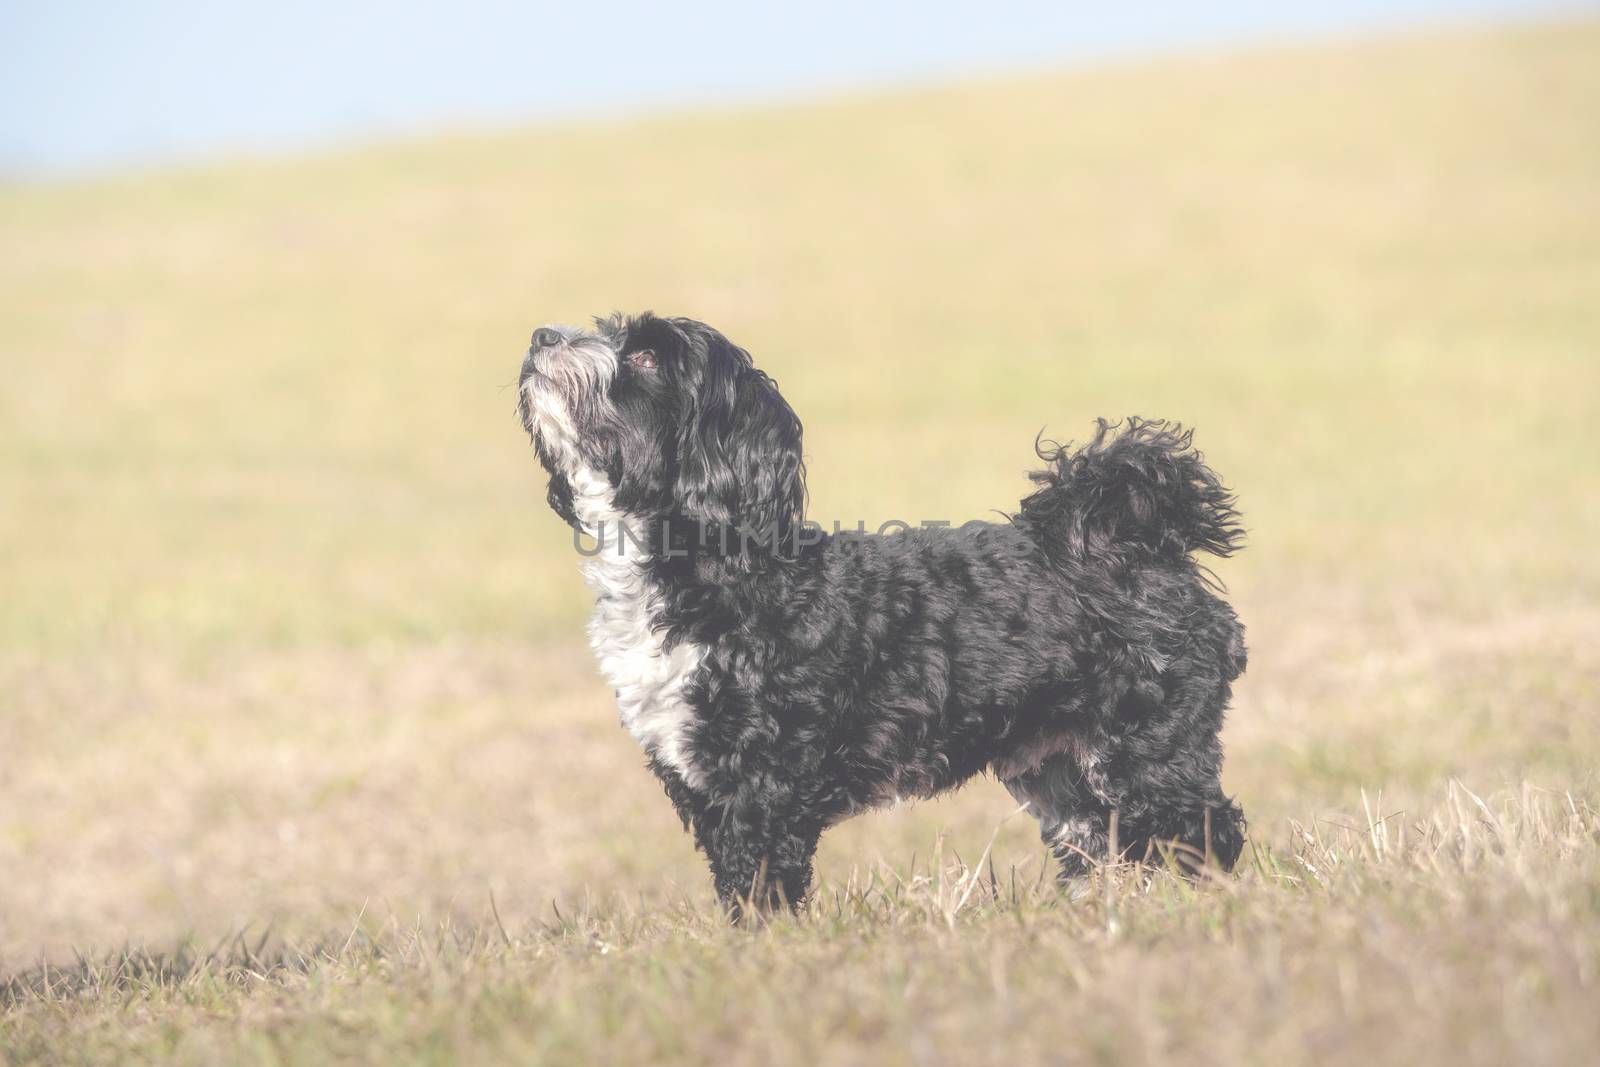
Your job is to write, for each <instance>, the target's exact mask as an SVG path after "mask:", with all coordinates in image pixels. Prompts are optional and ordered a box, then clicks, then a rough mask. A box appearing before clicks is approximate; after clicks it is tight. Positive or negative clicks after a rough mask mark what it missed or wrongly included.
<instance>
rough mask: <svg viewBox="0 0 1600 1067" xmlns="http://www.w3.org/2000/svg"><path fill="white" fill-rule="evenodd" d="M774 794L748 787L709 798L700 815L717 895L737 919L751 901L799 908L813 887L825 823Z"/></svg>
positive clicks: (699, 835)
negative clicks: (779, 803)
mask: <svg viewBox="0 0 1600 1067" xmlns="http://www.w3.org/2000/svg"><path fill="white" fill-rule="evenodd" d="M772 800H773V797H772V796H771V791H770V789H761V788H752V787H744V788H741V789H740V790H739V791H738V792H737V793H735V794H734V795H733V796H731V797H728V798H726V799H725V800H722V801H720V802H719V801H715V800H714V801H712V802H711V803H709V804H708V805H707V806H706V807H705V808H704V809H703V811H702V812H701V813H700V815H699V816H698V818H697V820H696V827H695V837H696V840H697V841H698V842H699V843H700V847H701V848H702V849H704V850H705V853H706V859H707V860H708V861H709V862H710V864H711V877H712V881H713V883H714V884H715V886H716V890H717V897H718V899H720V900H721V901H722V906H723V907H724V908H726V909H727V910H728V912H729V914H730V915H731V916H732V917H733V918H734V919H735V920H736V921H737V920H738V919H740V918H741V917H743V916H744V915H745V913H746V910H747V909H749V908H751V907H753V908H754V909H755V911H756V912H758V913H760V912H765V911H773V910H777V909H778V908H782V907H788V908H789V909H790V910H796V909H798V908H799V907H800V905H801V904H802V903H803V902H804V901H805V898H806V894H807V892H808V891H809V890H810V888H811V871H812V859H813V857H814V856H815V855H816V851H817V839H818V838H819V837H820V836H821V833H822V828H821V825H820V824H819V823H817V822H815V821H813V820H803V819H799V818H796V817H794V816H793V814H792V813H791V812H789V811H787V810H785V809H784V808H782V807H775V806H774V805H773V803H772Z"/></svg>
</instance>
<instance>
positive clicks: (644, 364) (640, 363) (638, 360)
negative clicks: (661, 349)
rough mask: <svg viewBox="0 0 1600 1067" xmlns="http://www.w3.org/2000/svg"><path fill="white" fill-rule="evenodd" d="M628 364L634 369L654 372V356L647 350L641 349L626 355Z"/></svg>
mask: <svg viewBox="0 0 1600 1067" xmlns="http://www.w3.org/2000/svg"><path fill="white" fill-rule="evenodd" d="M628 362H629V363H632V364H633V365H634V366H635V367H641V368H643V369H644V370H655V369H656V354H655V353H654V352H652V351H650V350H649V349H648V348H641V349H639V351H637V352H630V353H629V354H628Z"/></svg>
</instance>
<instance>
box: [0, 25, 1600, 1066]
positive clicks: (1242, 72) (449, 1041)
mask: <svg viewBox="0 0 1600 1067" xmlns="http://www.w3.org/2000/svg"><path fill="white" fill-rule="evenodd" d="M1595 129H1600V24H1596V23H1593V22H1588V23H1568V24H1562V25H1552V26H1546V27H1533V28H1523V29H1517V30H1504V31H1495V32H1481V33H1465V34H1455V35H1438V36H1432V37H1416V38H1404V39H1395V40H1392V41H1383V42H1367V43H1354V44H1346V45H1339V46H1327V47H1317V48H1299V49H1283V50H1278V51H1270V52H1261V53H1255V54H1249V55H1242V56H1218V57H1205V58H1194V59H1187V60H1165V61H1162V62H1161V63H1158V64H1150V65H1142V66H1140V65H1135V66H1119V67H1113V68H1107V69H1103V70H1091V71H1084V72H1079V73H1074V74H1067V75H1052V76H1039V77H1034V78H1029V79H1019V80H1010V81H1003V82H995V83H992V84H981V85H973V86H967V87H962V88H953V89H947V90H938V91H923V92H916V93H904V94H900V95H895V96H888V97H882V98H877V99H870V100H859V101H858V100H851V101H840V102H837V103H830V104H822V105H814V106H806V107H794V108H783V109H773V110H768V111H762V112H758V113H734V114H726V115H719V116H694V115H688V116H682V117H676V118H666V119H655V120H649V121H641V122H637V123H627V124H613V125H609V126H594V127H580V128H572V129H558V130H540V131H533V132H529V133H526V134H522V135H516V136H503V137H472V138H465V137H463V138H454V139H449V140H445V141H436V142H430V143H426V144H418V145H400V146H394V147H390V148H383V149H376V150H370V151H365V152H361V153H355V154H347V155H337V156H330V157H327V158H322V159H313V160H305V161H298V162H293V163H281V164H280V163H275V164H266V163H262V164H236V165H229V166H225V167H217V168H211V169H199V170H187V171H181V172H174V173H165V174H157V175H151V176H146V177H138V178H127V179H119V180H115V181H104V182H96V183H86V184H76V185H64V186H51V187H38V188H24V187H17V188H10V189H0V339H3V340H0V346H3V348H0V361H3V365H4V368H5V372H6V381H7V385H8V388H7V389H6V390H5V391H4V392H3V393H0V590H3V595H0V649H3V650H4V651H3V652H0V981H3V982H5V985H4V986H3V987H0V988H3V989H4V993H3V994H0V999H3V1001H4V1004H3V1006H0V1063H4V1062H19V1063H20V1062H33V1061H46V1060H57V1061H72V1062H83V1061H90V1062H93V1061H109V1060H136V1061H137V1060H149V1061H167V1060H178V1061H189V1062H216V1061H218V1060H241V1061H246V1062H263V1063H265V1062H323V1061H327V1060H331V1059H342V1060H351V1061H358V1060H359V1061H373V1062H438V1061H442V1060H452V1059H454V1060H463V1061H467V1062H484V1061H495V1060H499V1061H506V1062H528V1061H537V1060H569V1061H577V1060H587V1061H607V1060H610V1061H621V1060H639V1061H668V1062H671V1061H677V1062H690V1061H700V1060H706V1059H710V1058H713V1057H719V1056H726V1057H733V1058H736V1059H739V1060H754V1059H767V1060H770V1061H773V1062H778V1063H783V1062H801V1061H807V1062H815V1061H819V1060H823V1061H832V1062H845V1063H850V1062H863V1063H864V1062H874V1063H879V1062H912V1061H915V1062H919V1063H924V1062H970V1061H975V1060H976V1061H983V1060H1000V1059H1004V1060H1007V1061H1010V1062H1019V1061H1027V1060H1030V1059H1048V1058H1062V1059H1067V1060H1073V1061H1103V1062H1109V1061H1135V1062H1137V1061H1154V1060H1169V1059H1172V1058H1174V1057H1177V1056H1180V1055H1184V1056H1187V1055H1194V1056H1196V1057H1198V1058H1201V1059H1226V1060H1243V1061H1269V1060H1272V1061H1281V1060H1284V1059H1288V1060H1292V1061H1303V1060H1315V1061H1319V1062H1322V1061H1326V1062H1371V1061H1382V1062H1397V1063H1399V1062H1404V1063H1424V1062H1438V1063H1445V1062H1450V1063H1457V1062H1463V1061H1465V1062H1483V1063H1497V1062H1507V1061H1509V1060H1513V1059H1516V1060H1521V1061H1525V1062H1527V1061H1545V1062H1552V1063H1556V1062H1571V1061H1573V1060H1574V1059H1577V1058H1580V1057H1581V1056H1583V1055H1585V1054H1586V1053H1587V1052H1588V1050H1591V1049H1592V1048H1593V1047H1594V1046H1595V1042H1596V1040H1597V1038H1600V1032H1597V1022H1596V1018H1595V1016H1594V1013H1593V1012H1592V1010H1590V1009H1589V1007H1588V1005H1589V1004H1590V1003H1591V1002H1593V1000H1594V999H1595V996H1596V992H1597V986H1600V982H1597V977H1596V970H1595V968H1596V962H1597V960H1596V952H1597V949H1596V946H1597V944H1600V929H1597V926H1600V847H1597V845H1600V842H1597V841H1596V830H1597V822H1596V806H1597V805H1600V782H1597V781H1596V777H1595V767H1596V764H1597V757H1600V607H1597V606H1596V605H1597V604H1600V564H1597V557H1596V555H1595V553H1594V552H1593V545H1594V544H1595V543H1596V541H1597V539H1600V537H1597V535H1600V473H1597V464H1596V462H1595V459H1594V456H1593V430H1592V427H1593V426H1594V425H1595V423H1596V419H1597V417H1600V360H1597V359H1596V353H1597V352H1600V300H1596V299H1595V294H1596V293H1600V211H1597V210H1596V207H1597V201H1596V199H1595V192H1594V190H1596V189H1600V139H1597V138H1596V137H1595V136H1594V134H1593V131H1594V130H1595ZM646 305H648V306H654V307H656V308H657V309H658V310H663V311H673V312H685V313H691V314H695V315H698V316H700V317H703V318H706V319H708V320H711V321H713V322H716V323H718V324H719V325H722V326H724V327H725V328H726V329H727V330H728V331H729V332H730V333H732V334H733V335H734V336H735V337H736V338H737V339H739V340H740V341H742V342H743V343H745V344H747V345H748V346H749V347H751V348H752V349H753V350H754V351H755V352H756V353H757V357H758V359H759V360H760V361H761V362H762V364H763V365H764V366H766V367H768V368H769V369H772V370H773V371H774V372H775V373H776V375H777V377H778V378H779V379H780V380H781V381H782V382H783V384H784V389H785V393H786V395H788V396H790V398H791V399H792V400H793V401H794V403H795V405H796V407H797V408H798V410H799V411H800V412H801V414H802V416H803V417H804V418H805V420H806V425H807V428H808V461H809V464H810V468H811V472H812V497H813V501H814V510H815V513H816V514H817V516H818V517H821V518H824V519H827V518H830V517H834V516H838V517H840V518H844V519H854V518H857V517H861V518H865V519H867V520H869V521H875V520H880V519H884V518H888V517H901V518H949V519H956V520H959V519H963V518H967V517H972V516H980V515H983V514H985V513H986V512H987V511H988V510H989V509H990V508H993V507H1005V506H1007V505H1008V504H1009V503H1011V502H1014V501H1015V500H1016V499H1017V498H1018V496H1019V495H1020V494H1021V492H1022V491H1023V488H1024V482H1023V479H1022V477H1021V471H1022V469H1023V467H1024V466H1025V464H1026V463H1027V461H1028V459H1029V453H1028V444H1029V442H1030V441H1031V440H1032V438H1033V435H1034V433H1035V432H1036V431H1037V430H1038V429H1039V427H1040V426H1042V425H1048V426H1049V427H1050V428H1051V429H1052V430H1053V431H1055V432H1057V433H1059V434H1061V435H1070V434H1072V433H1075V432H1081V431H1082V429H1083V428H1084V427H1085V426H1086V425H1087V423H1088V421H1089V419H1090V418H1091V417H1092V416H1094V415H1097V414H1121V413H1125V412H1129V411H1138V412H1141V413H1146V414H1152V415H1165V416H1171V417H1179V418H1183V419H1185V420H1186V421H1190V422H1193V423H1195V424H1196V425H1197V426H1198V427H1199V434H1200V442H1201V444H1202V445H1203V446H1204V447H1205V448H1206V450H1207V452H1208V454H1209V456H1210V458H1211V459H1212V461H1213V462H1214V463H1215V465H1216V466H1217V467H1218V468H1219V469H1220V470H1222V471H1223V472H1224V473H1226V474H1227V475H1228V477H1229V479H1230V480H1231V481H1232V482H1233V483H1234V484H1235V486H1236V487H1237V488H1238V490H1239V491H1240V494H1241V497H1242V499H1243V502H1244V504H1245V506H1246V508H1247V512H1248V518H1249V520H1250V525H1251V529H1252V544H1251V547H1250V548H1249V550H1248V551H1247V552H1246V553H1245V554H1244V555H1243V556H1241V557H1239V558H1238V559H1236V560H1232V561H1229V562H1228V563H1227V564H1226V565H1225V566H1224V567H1222V568H1220V570H1221V573H1222V576H1223V577H1224V578H1225V579H1226V580H1227V582H1228V584H1229V586H1230V587H1231V589H1232V591H1233V596H1234V599H1235V601H1236V603H1237V604H1238V606H1239V608H1240V611H1241V614H1242V615H1243V617H1244V619H1245V621H1246V623H1247V624H1248V625H1249V627H1250V635H1251V645H1252V662H1251V667H1250V671H1249V674H1248V675H1247V676H1246V679H1245V681H1244V684H1243V686H1242V687H1241V689H1240V692H1239V699H1238V703H1237V710H1236V713H1235V715H1234V716H1233V719H1232V721H1231V723H1230V725H1229V729H1228V744H1229V768H1228V783H1227V784H1228V786H1229V788H1230V789H1232V790H1233V791H1234V792H1236V793H1237V794H1238V796H1239V797H1240V799H1241V801H1242V802H1243V803H1244V805H1245V807H1246V810H1247V811H1248V812H1249V813H1250V815H1251V817H1252V820H1253V828H1254V837H1255V843H1256V852H1255V854H1254V861H1253V863H1252V864H1251V865H1250V867H1249V868H1248V869H1247V870H1245V871H1244V872H1243V873H1242V874H1241V876H1240V877H1239V878H1238V879H1236V880H1223V881H1218V882H1215V883H1211V884H1206V885H1203V886H1200V887H1189V886H1187V885H1186V884H1184V883H1182V882H1178V881H1174V880H1173V879H1170V878H1168V877H1167V876H1165V875H1164V874H1161V873H1159V872H1155V873H1149V872H1146V873H1143V874H1141V873H1139V872H1133V871H1119V872H1110V873H1109V875H1108V877H1109V878H1110V881H1111V884H1109V885H1101V886H1097V887H1095V890H1094V891H1093V892H1091V893H1090V894H1088V895H1087V896H1086V897H1084V898H1083V899H1078V900H1066V899H1063V898H1061V897H1059V896H1058V895H1057V894H1056V893H1055V892H1054V891H1053V890H1052V889H1051V888H1050V887H1049V885H1048V881H1045V882H1044V883H1043V884H1041V883H1040V876H1041V875H1042V874H1043V873H1044V871H1045V867H1044V863H1043V856H1042V854H1041V851H1040V849H1039V848H1038V846H1037V844H1036V841H1035V838H1034V835H1033V831H1032V829H1031V828H1030V827H1029V826H1027V825H1025V824H1024V820H1023V819H1020V818H1019V819H1011V820H1009V821H1004V822H1002V820H1003V819H1004V816H1005V814H1006V813H1007V812H1008V811H1010V810H1011V807H1012V805H1011V803H1010V801H1009V798H1007V797H1006V796H1005V794H1004V792H1003V791H1002V790H1000V789H999V788H998V787H996V786H994V784H993V783H990V782H979V783H976V784H974V785H973V786H972V787H970V788H968V789H967V790H965V791H963V792H962V793H961V794H959V795H958V796H955V797H952V798H948V799H946V800H943V801H941V802H939V803H936V804H926V805H922V806H919V807H916V808H910V809H903V810H899V811H895V812H892V813H883V814H879V815H874V816H871V817H868V818H863V819H860V820H856V821H855V822H852V823H850V824H848V825H846V826H844V827H841V828H840V829H838V830H837V831H835V832H834V833H833V834H831V835H830V836H829V838H828V839H827V840H826V841H825V842H824V851H823V855H822V859H821V864H820V870H821V876H822V884H821V886H820V888H819V895H818V901H817V904H816V906H815V907H814V908H813V909H812V911H811V912H810V913H809V914H808V915H807V916H805V917H804V918H803V919H801V920H799V921H795V922H790V921H783V922H779V923H777V924H776V925H775V926H773V927H772V928H770V929H768V930H765V931H761V932H758V933H754V934H751V933H745V932H735V931H731V930H727V929H725V928H724V927H723V925H722V924H721V923H720V922H718V921H717V920H716V918H715V916H714V915H713V914H712V911H711V905H710V896H709V892H708V889H707V887H706V884H705V882H706V879H705V875H704V872H703V869H702V865H701V863H700V861H699V860H698V858H697V857H696V856H695V855H694V854H693V852H692V850H691V849H690V846H689V843H688V841H687V839H686V838H685V837H684V836H683V835H682V834H681V833H680V832H679V830H678V827H677V825H676V822H675V820H674V819H673V816H672V814H671V812H670V810H669V808H668V806H667V804H666V802H665V800H664V799H663V798H662V797H661V796H660V794H659V791H658V789H657V787H655V786H654V785H653V783H652V782H651V781H650V779H649V778H648V776H647V775H645V774H644V773H643V772H642V770H641V769H640V767H639V763H640V757H639V755H638V753H637V751H636V750H635V749H634V747H633V746H632V743H631V742H630V741H629V740H628V739H627V738H626V736H625V735H623V734H622V733H621V732H620V731H619V730H617V728H616V725H615V712H614V709H613V708H612V707H611V706H610V704H609V701H608V698H607V694H606V692H605V690H604V687H603V685H602V684H601V683H600V682H599V681H598V679H597V678H596V677H595V675H594V672H593V670H592V668H591V666H590V665H589V661H588V658H587V655H586V653H585V652H584V650H583V649H582V648H581V647H580V646H579V645H578V644H577V643H576V639H577V635H578V633H579V627H580V625H581V618H582V615H583V612H584V607H585V595H584V593H583V590H582V587H581V583H580V582H579V581H578V578H577V574H576V568H575V566H574V565H573V560H572V554H571V552H570V550H569V549H568V547H567V544H566V542H565V539H564V536H563V534H562V532H561V530H560V529H559V527H558V525H557V524H556V523H555V522H554V521H553V520H552V519H551V518H550V517H549V516H548V515H547V514H545V513H544V510H543V507H542V504H541V503H540V495H541V493H540V489H539V486H538V484H537V478H536V476H535V472H534V470H533V468H532V464H531V462H530V460H529V458H528V456H527V454H526V446H525V443H524V442H523V441H522V440H521V439H520V430H519V429H518V427H517V426H516V424H515V420H514V419H513V418H512V417H511V414H510V407H511V397H510V389H509V385H510V382H511V380H512V376H513V374H514V373H515V369H516V363H517V360H518V358H519V355H520V344H521V341H520V339H521V338H522V337H523V335H524V334H525V333H526V332H527V329H528V328H529V327H530V326H531V325H533V324H534V323H535V322H537V321H540V320H544V319H552V318H564V319H568V320H572V319H577V318H579V317H581V316H582V315H584V314H588V313H591V312H595V311H603V310H609V309H611V308H613V307H624V308H632V307H639V306H646ZM1461 783H1465V784H1461ZM1469 790H1470V792H1469ZM1478 797H1482V798H1483V800H1482V802H1481V803H1480V802H1479V800H1478V799H1477V798H1478ZM997 826H998V827H999V829H998V833H997V832H996V828H997ZM991 838H993V849H992V851H991V852H990V853H989V854H988V862H984V863H982V864H978V863H977V862H976V860H977V857H979V856H980V855H981V854H983V853H984V850H985V846H986V845H987V844H988V843H989V842H990V841H991ZM959 857H966V858H967V859H968V860H971V861H973V862H974V866H973V867H972V868H971V869H969V868H967V867H966V866H965V865H964V864H963V863H962V862H960V859H959ZM974 875H976V877H973V876H974ZM491 901H492V902H493V907H491ZM958 905H959V906H958ZM179 946H187V947H184V948H179ZM213 946H215V948H213Z"/></svg>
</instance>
